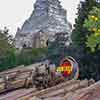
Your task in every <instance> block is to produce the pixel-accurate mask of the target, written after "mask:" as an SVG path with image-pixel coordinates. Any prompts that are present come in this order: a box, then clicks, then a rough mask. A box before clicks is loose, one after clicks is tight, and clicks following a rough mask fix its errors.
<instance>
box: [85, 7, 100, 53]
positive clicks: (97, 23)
mask: <svg viewBox="0 0 100 100" xmlns="http://www.w3.org/2000/svg"><path fill="white" fill-rule="evenodd" d="M84 27H86V28H87V29H88V30H89V31H90V32H91V34H90V35H89V36H87V41H86V45H87V47H89V48H91V51H92V52H94V51H95V50H96V49H99V50H100V8H97V7H93V9H92V10H91V11H90V13H89V15H88V18H87V19H86V20H85V22H84Z"/></svg>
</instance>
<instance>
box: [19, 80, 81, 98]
mask: <svg viewBox="0 0 100 100" xmlns="http://www.w3.org/2000/svg"><path fill="white" fill-rule="evenodd" d="M79 82H80V81H79V80H70V81H66V82H64V83H61V84H59V85H57V86H54V87H51V88H48V89H45V90H41V91H37V92H32V93H28V94H26V95H24V96H20V97H19V98H17V100H29V98H31V97H33V96H42V95H43V94H46V93H49V92H52V91H55V90H57V89H60V88H63V87H65V86H69V85H71V84H75V83H79Z"/></svg>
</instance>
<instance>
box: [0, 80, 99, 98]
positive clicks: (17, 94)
mask: <svg viewBox="0 0 100 100" xmlns="http://www.w3.org/2000/svg"><path fill="white" fill-rule="evenodd" d="M99 94H100V82H97V83H94V81H93V80H83V81H80V80H70V81H66V82H63V83H61V84H58V85H56V86H53V87H51V88H47V89H44V90H41V91H38V90H37V89H36V88H31V89H20V90H16V91H14V92H11V93H8V94H6V95H1V96H0V100H100V96H99ZM90 98H91V99H90Z"/></svg>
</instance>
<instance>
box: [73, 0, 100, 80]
mask: <svg viewBox="0 0 100 100" xmlns="http://www.w3.org/2000/svg"><path fill="white" fill-rule="evenodd" d="M94 6H99V4H98V3H97V2H96V0H85V1H82V2H80V5H79V7H78V17H77V19H76V24H75V29H74V30H73V33H72V40H73V47H75V48H76V49H77V54H76V55H78V56H77V57H76V58H77V59H78V60H79V66H80V78H81V79H83V78H91V77H93V78H95V79H97V76H98V75H97V73H99V71H98V69H99V66H98V65H99V64H100V63H99V62H98V59H99V58H98V57H99V56H98V55H100V53H99V52H98V54H96V53H97V52H96V53H95V54H93V53H91V52H89V49H88V48H87V46H86V40H87V35H90V34H91V33H90V32H89V31H88V30H87V29H86V28H85V27H84V25H83V24H84V21H85V19H86V18H88V15H89V12H90V11H91V10H92V8H93V7H94ZM97 62H98V63H97Z"/></svg>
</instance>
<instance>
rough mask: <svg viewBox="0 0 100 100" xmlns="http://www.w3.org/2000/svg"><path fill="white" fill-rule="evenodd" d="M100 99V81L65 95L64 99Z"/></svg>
mask: <svg viewBox="0 0 100 100" xmlns="http://www.w3.org/2000/svg"><path fill="white" fill-rule="evenodd" d="M66 99H67V100H100V81H99V82H97V83H95V84H93V85H91V86H89V87H86V88H83V89H79V90H76V91H75V92H72V93H69V95H67V94H66V95H65V96H64V98H63V100H66Z"/></svg>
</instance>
